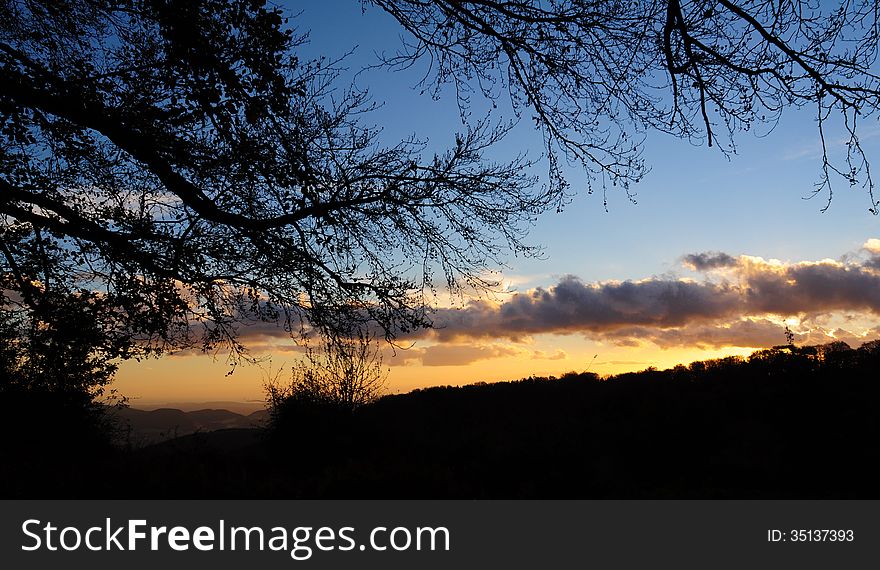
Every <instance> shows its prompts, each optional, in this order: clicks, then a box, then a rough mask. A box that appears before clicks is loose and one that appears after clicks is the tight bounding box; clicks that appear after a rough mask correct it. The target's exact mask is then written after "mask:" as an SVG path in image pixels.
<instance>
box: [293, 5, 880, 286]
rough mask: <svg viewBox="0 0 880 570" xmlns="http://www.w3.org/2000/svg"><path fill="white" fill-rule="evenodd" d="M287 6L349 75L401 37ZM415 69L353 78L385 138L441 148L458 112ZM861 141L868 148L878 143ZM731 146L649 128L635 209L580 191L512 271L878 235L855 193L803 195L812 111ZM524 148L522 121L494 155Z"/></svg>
mask: <svg viewBox="0 0 880 570" xmlns="http://www.w3.org/2000/svg"><path fill="white" fill-rule="evenodd" d="M289 6H291V11H292V12H294V11H297V10H299V11H301V13H300V14H299V16H298V17H296V18H295V19H294V20H293V21H294V22H296V23H297V26H298V27H299V28H300V30H301V31H305V30H309V31H310V39H311V41H310V44H309V45H307V46H305V48H304V49H303V52H302V53H303V54H304V56H305V57H309V56H317V55H327V56H330V57H333V56H339V55H342V54H344V53H347V52H348V51H350V50H354V53H353V54H352V55H351V56H350V57H349V58H348V60H347V63H346V65H347V66H348V67H349V69H350V70H351V73H350V74H349V75H353V73H354V72H355V71H358V70H360V69H361V68H362V67H364V66H367V65H370V64H374V63H376V61H377V57H376V53H382V52H385V53H389V54H390V53H393V52H394V51H395V50H396V49H398V48H399V47H400V45H401V42H402V38H404V37H405V36H403V35H402V34H405V32H403V30H402V28H400V26H399V25H398V24H397V23H396V22H395V21H394V20H393V19H392V18H391V17H390V16H388V15H387V14H385V13H384V12H382V11H381V10H380V9H378V8H375V7H367V9H366V11H365V12H363V13H362V9H361V5H360V3H359V2H357V1H354V0H328V1H323V2H308V3H297V2H293V3H291V4H289ZM423 72H424V67H422V68H418V66H417V68H414V69H410V70H405V71H400V72H391V71H388V70H385V69H375V70H369V71H366V72H363V73H361V74H359V75H358V76H357V80H356V83H357V85H359V86H361V87H366V88H369V90H370V92H371V93H372V94H373V97H374V99H375V100H376V101H377V102H384V106H383V108H381V109H379V110H378V111H377V112H376V113H375V116H374V118H373V120H374V121H375V122H376V123H377V124H381V125H382V126H383V128H384V130H385V134H386V136H387V137H388V140H389V141H394V140H397V139H399V138H402V137H405V136H407V135H410V134H413V133H415V134H416V135H418V136H421V137H427V138H428V139H429V140H430V141H431V142H433V143H436V144H437V145H438V147H442V146H443V145H444V144H447V143H448V141H449V140H451V137H452V132H451V127H453V126H458V125H460V121H459V118H458V111H457V108H456V105H455V103H454V100H453V97H452V94H451V93H448V92H447V93H443V94H442V96H441V99H440V100H439V101H433V100H432V99H431V98H430V97H429V96H428V95H420V94H419V93H418V90H417V88H416V87H415V86H416V84H417V83H418V80H419V79H420V78H421V77H422V74H423ZM502 111H503V109H502ZM476 114H479V111H475V115H476ZM869 127H870V125H869ZM764 130H765V131H766V129H764ZM867 132H868V131H866V133H867ZM829 138H831V139H833V138H834V137H833V136H832V137H829ZM865 138H866V140H865V143H866V146H867V147H868V149H869V151H870V150H871V149H872V148H876V145H875V144H873V143H874V141H873V139H871V138H870V136H869V135H868V136H866V137H865ZM736 142H737V146H738V154H737V155H736V156H733V157H732V158H731V159H730V160H728V159H727V158H726V157H725V156H724V155H722V153H720V152H718V151H717V150H716V149H710V148H706V147H705V146H693V145H691V144H690V143H688V142H687V141H681V140H678V139H675V138H673V137H671V136H667V135H663V134H659V133H651V134H649V137H648V139H647V141H646V144H645V159H646V162H647V163H648V164H649V165H650V167H651V173H650V174H649V175H648V176H647V177H646V178H645V180H644V181H643V182H642V183H640V184H638V185H636V186H635V187H634V188H633V189H634V191H635V192H636V193H637V204H632V203H630V202H629V201H628V200H627V198H626V196H625V194H624V193H623V192H621V191H619V190H615V189H609V192H608V198H609V211H608V212H606V211H605V210H604V208H603V206H602V197H601V195H599V193H596V194H593V195H592V196H590V195H587V194H586V193H585V192H579V193H578V195H577V196H576V197H575V198H574V200H573V201H572V203H571V204H570V205H569V206H568V207H567V208H566V210H565V211H564V212H563V213H561V214H557V213H556V212H548V213H547V214H545V215H544V216H543V217H542V218H541V219H540V221H539V223H538V224H537V225H536V226H535V228H534V229H533V231H532V232H531V239H532V241H533V242H535V243H540V244H542V245H543V246H545V248H546V249H545V254H546V255H545V259H544V260H520V259H517V260H511V265H512V273H513V274H517V275H530V276H532V275H534V276H545V277H544V278H543V279H544V281H546V282H547V283H549V282H551V281H552V280H553V279H552V276H556V275H562V274H568V273H571V274H575V275H578V276H580V277H581V278H583V279H585V280H589V281H593V280H607V279H627V278H629V279H637V278H641V277H645V276H650V275H655V274H659V273H664V272H667V271H671V270H675V271H677V270H679V266H678V263H677V261H678V258H679V257H680V256H681V255H684V254H687V253H691V252H694V251H705V250H720V251H726V252H729V253H734V254H751V255H760V256H763V257H767V258H779V259H786V260H803V259H821V258H825V257H832V258H836V257H838V256H840V255H842V254H843V253H846V252H848V251H851V250H853V249H857V248H858V247H859V246H860V245H861V244H862V243H863V242H864V241H865V240H866V239H867V238H870V237H874V236H875V235H876V234H878V233H880V232H878V229H880V228H878V224H880V218H878V217H875V216H873V215H871V214H870V213H869V212H868V211H867V208H868V206H869V205H870V203H869V200H868V198H867V196H866V194H865V192H864V191H863V190H861V189H860V188H849V187H848V186H847V184H846V183H845V182H843V181H841V180H838V181H837V184H836V188H835V190H836V192H835V198H834V201H833V203H832V206H831V208H830V209H829V211H827V212H824V213H822V212H820V210H821V208H822V207H823V206H824V204H825V198H824V196H817V197H816V198H814V199H812V200H804V199H803V198H804V197H805V196H808V195H809V194H810V191H811V189H812V188H813V184H814V182H815V181H816V180H817V178H818V176H819V167H818V163H817V162H816V159H817V155H816V152H817V150H818V147H817V145H818V138H817V130H816V125H815V121H814V116H813V112H812V110H810V109H803V110H796V109H791V110H789V111H788V112H786V114H785V115H784V116H783V119H782V121H781V122H780V124H779V125H778V127H777V128H776V129H775V130H774V132H773V133H771V134H770V135H769V136H766V137H763V138H761V137H758V136H755V135H754V134H753V133H741V134H740V136H739V137H738V138H737V140H736ZM521 150H526V151H528V152H529V153H530V155H531V156H537V155H539V154H540V151H541V139H540V136H539V135H538V134H537V133H536V132H535V131H534V130H533V129H532V128H531V126H530V125H529V124H528V121H524V122H523V124H521V125H519V127H518V128H517V129H516V130H515V131H514V132H513V133H512V135H511V136H510V137H509V138H508V140H506V141H505V142H504V143H503V144H502V145H499V147H498V149H497V153H498V157H499V158H504V157H505V156H511V155H512V154H514V153H516V152H518V151H521ZM837 152H840V148H838V149H837ZM569 179H570V181H571V182H572V186H573V187H574V188H578V187H580V188H583V186H584V175H583V173H582V172H581V171H580V170H579V169H578V168H576V167H575V168H571V169H569ZM540 280H541V278H540V277H539V278H538V279H537V281H540ZM529 284H537V283H536V282H530V283H529Z"/></svg>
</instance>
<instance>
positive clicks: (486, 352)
mask: <svg viewBox="0 0 880 570" xmlns="http://www.w3.org/2000/svg"><path fill="white" fill-rule="evenodd" d="M510 357H512V358H528V359H531V360H564V359H566V358H568V354H567V353H566V352H565V351H564V350H556V351H554V352H545V351H543V350H527V349H525V348H523V347H521V346H516V345H510V344H488V345H474V344H433V345H430V346H426V347H414V348H409V349H407V350H401V351H398V352H397V353H396V355H395V356H394V358H392V359H388V360H386V361H387V362H388V363H389V364H391V365H396V366H401V365H404V366H405V365H410V364H416V363H418V364H421V365H422V366H465V365H467V364H473V363H474V362H478V361H481V360H491V359H495V358H510Z"/></svg>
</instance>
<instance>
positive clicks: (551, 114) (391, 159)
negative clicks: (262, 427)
mask: <svg viewBox="0 0 880 570" xmlns="http://www.w3.org/2000/svg"><path fill="white" fill-rule="evenodd" d="M368 4H371V5H375V6H378V7H379V8H381V9H384V10H385V11H387V12H388V13H390V14H391V15H392V16H394V17H395V18H396V19H397V20H398V21H399V22H400V24H401V25H402V26H403V28H404V29H405V30H406V31H408V32H409V34H410V36H411V38H412V41H411V42H410V43H409V44H408V47H409V49H404V50H403V51H402V52H401V53H400V54H399V55H397V56H395V57H390V58H388V59H387V61H386V63H387V64H389V65H391V66H398V67H399V66H405V65H409V64H411V63H414V62H415V61H418V60H419V59H421V58H424V57H429V58H431V61H432V62H433V66H432V70H433V75H430V76H429V78H428V80H430V81H433V84H434V86H435V87H436V89H437V90H438V91H437V93H438V94H440V91H441V88H442V87H443V86H444V85H446V84H448V83H452V84H454V86H455V90H456V92H457V93H458V95H459V96H458V102H459V105H460V107H461V109H462V117H463V119H464V122H463V124H462V128H461V132H460V133H459V134H455V135H454V136H452V133H450V135H451V136H450V138H451V139H453V141H452V143H451V146H450V147H449V149H448V150H446V151H445V152H440V153H437V154H434V155H430V153H428V152H427V150H426V148H427V146H426V144H425V142H424V141H420V140H418V139H408V140H404V141H384V140H382V138H381V136H380V132H379V130H378V129H376V128H373V127H371V126H369V124H367V123H366V122H365V119H364V118H363V117H364V116H365V114H366V113H367V112H368V111H369V110H370V109H371V107H372V104H371V102H370V99H369V96H368V95H367V94H366V93H364V92H362V91H359V90H357V89H354V88H348V89H346V90H343V91H338V92H337V93H336V94H335V95H334V96H332V97H331V92H332V91H333V90H334V89H336V87H337V86H336V82H337V81H338V74H339V66H338V65H337V64H336V63H335V62H333V61H328V60H326V59H319V60H316V61H305V62H304V61H299V59H298V58H297V50H298V48H299V47H300V46H301V45H302V42H303V41H304V40H303V37H302V36H299V35H297V34H296V33H295V32H294V31H293V30H292V29H290V28H289V26H288V24H287V21H286V20H285V19H284V16H283V13H282V12H281V11H280V10H279V9H276V8H271V7H267V6H266V5H265V4H264V3H263V2H262V1H260V0H233V1H229V2H227V1H226V0H194V1H191V2H171V1H170V0H118V1H117V0H114V1H111V0H83V1H79V2H72V1H60V2H59V1H56V0H7V1H5V2H3V3H2V4H0V215H2V224H0V244H2V250H0V254H2V256H0V260H2V262H0V263H2V266H0V278H2V284H0V286H2V291H3V299H2V301H3V310H4V311H11V312H14V313H16V314H17V315H18V317H16V318H20V319H22V320H23V321H22V322H27V323H29V324H28V326H29V327H30V328H32V329H33V330H59V329H58V327H57V326H54V325H53V324H52V323H53V322H55V321H54V319H56V318H57V317H58V316H59V314H58V306H59V305H58V300H59V299H67V300H70V301H71V304H70V307H75V308H76V310H77V311H78V315H79V317H77V318H82V319H89V320H90V321H91V322H92V323H93V324H91V325H89V326H90V327H91V329H93V330H95V331H100V336H97V337H95V341H94V343H95V344H94V346H95V347H96V350H98V351H100V352H101V353H102V354H107V355H112V356H113V357H114V358H119V357H123V358H124V357H130V356H138V355H140V354H143V353H147V352H151V351H161V350H164V349H167V348H169V347H182V346H193V345H195V346H200V347H201V348H205V349H208V348H211V347H214V346H216V345H218V344H225V345H227V346H228V347H230V348H232V349H233V351H236V350H238V349H240V348H241V347H240V345H239V344H238V341H237V340H236V333H237V328H238V326H239V325H240V323H242V322H245V321H249V320H253V319H258V320H264V321H277V322H281V323H283V325H284V326H285V327H286V328H287V329H288V330H289V331H290V332H291V333H292V334H309V333H310V332H312V331H317V332H319V333H321V334H323V335H326V336H328V337H330V338H342V339H344V338H356V336H357V334H358V331H365V330H369V329H370V328H371V327H373V328H375V327H376V326H377V325H378V327H379V328H380V329H381V330H382V331H383V332H384V334H385V336H386V337H387V338H389V339H391V338H393V337H394V336H395V335H396V334H398V333H400V332H402V331H407V330H410V329H412V328H415V327H423V326H428V325H430V314H429V308H430V302H431V292H432V289H433V288H434V287H435V286H436V285H437V283H436V282H437V280H438V277H439V278H440V279H441V280H442V281H445V283H446V285H448V286H449V287H450V288H451V289H452V290H453V291H460V290H462V289H463V288H465V287H470V286H475V287H485V286H488V285H489V282H488V281H487V280H486V279H485V277H484V275H485V270H486V269H487V268H494V267H497V265H498V264H499V263H500V261H501V257H502V255H504V254H505V253H506V252H507V251H509V250H511V249H512V250H514V251H516V252H518V253H523V254H529V253H533V252H534V251H535V250H534V248H532V247H530V246H529V245H527V244H526V243H525V242H524V237H525V231H526V230H527V228H528V225H529V223H530V222H531V221H532V220H533V219H534V217H535V216H537V215H538V214H539V213H541V212H543V211H545V210H546V209H548V208H550V207H553V206H554V205H556V206H559V205H561V203H562V202H564V201H565V198H566V195H567V192H568V190H567V184H566V182H565V180H564V177H563V173H562V170H561V164H562V162H563V161H565V160H568V161H576V162H579V163H581V164H582V165H583V166H584V167H585V168H587V169H588V170H589V171H590V172H592V173H593V174H594V176H595V177H596V179H597V180H600V181H601V183H602V187H603V188H605V183H606V182H610V183H611V184H618V185H622V186H623V187H625V188H628V184H629V183H630V182H635V181H638V180H639V179H641V177H642V176H643V175H644V173H645V171H646V168H645V165H644V164H643V162H642V160H641V158H640V152H641V151H640V149H641V141H642V138H643V135H644V133H645V132H646V131H647V130H650V129H655V130H660V131H663V132H667V133H670V134H672V135H674V136H679V137H684V138H687V139H691V140H697V139H700V138H705V140H706V141H707V143H708V144H709V145H717V146H721V148H722V149H724V150H725V151H729V150H732V149H733V147H732V146H731V144H732V139H729V138H728V140H727V141H726V143H725V144H723V145H722V144H721V143H720V141H721V140H722V137H721V133H720V132H719V131H725V132H726V134H727V135H729V136H732V135H734V134H735V133H736V132H738V131H741V130H748V129H750V128H753V127H754V126H755V125H757V124H759V123H767V122H769V123H772V122H773V121H774V120H775V119H776V118H777V117H778V115H779V113H781V111H782V109H783V108H784V107H788V106H803V105H814V106H815V107H816V109H817V113H818V118H819V128H820V136H823V133H824V131H823V128H824V127H823V125H824V124H825V121H826V120H827V119H828V117H829V114H830V113H831V112H832V111H837V112H839V113H840V115H841V117H843V121H844V125H845V128H846V130H847V132H848V133H849V134H850V144H849V150H850V156H849V157H848V160H847V165H846V166H840V165H837V166H835V165H833V164H832V163H831V161H829V160H828V158H827V157H828V154H827V153H826V155H825V156H826V159H825V160H824V164H823V167H822V168H823V170H822V172H823V176H824V178H823V180H822V181H821V182H820V186H819V188H817V191H821V190H822V189H828V191H829V197H830V186H829V184H830V180H831V178H830V177H831V174H832V173H833V172H838V173H840V174H842V175H843V176H844V177H845V178H847V179H848V180H850V181H851V183H855V182H856V181H858V180H859V179H860V178H859V176H860V174H863V175H865V176H867V175H868V171H867V170H866V163H865V162H864V154H863V152H862V149H861V146H860V144H859V139H858V137H857V130H856V127H857V120H858V121H859V122H861V121H864V119H865V118H866V117H871V116H872V115H873V113H874V112H875V111H876V107H877V97H878V93H880V91H878V86H877V79H878V77H877V76H876V75H875V74H874V73H873V72H872V68H871V66H872V63H873V58H874V57H875V55H876V49H877V29H878V28H877V26H878V18H877V10H876V6H875V5H874V4H873V3H870V2H864V3H857V2H846V3H844V4H842V5H841V6H840V7H839V9H836V10H833V11H830V12H829V11H827V10H825V9H824V8H823V6H822V5H820V4H818V3H813V2H811V1H808V0H804V1H794V2H783V3H776V2H770V1H769V0H768V1H758V0H748V1H744V2H742V3H741V4H734V3H732V2H731V1H730V0H717V1H716V2H708V1H695V2H690V3H682V2H680V1H679V0H663V1H660V0H656V1H642V0H638V1H635V2H606V1H604V0H603V1H595V2H586V1H571V2H561V1H555V0H551V1H549V2H500V1H493V0H475V1H472V2H458V1H448V0H432V1H430V2H425V1H418V2H417V1H414V0H374V1H372V2H369V3H368ZM502 93H503V94H506V95H509V96H510V98H511V100H512V102H513V106H514V110H515V112H516V113H517V114H518V116H519V115H526V114H528V115H530V116H532V118H533V119H534V121H535V125H536V127H537V128H538V129H540V130H541V132H542V133H543V135H544V140H545V143H546V156H547V161H548V162H547V164H548V165H549V169H550V179H549V181H550V182H549V184H547V185H544V186H542V185H539V184H537V180H536V179H535V178H534V177H533V176H531V175H530V174H529V172H530V167H531V166H532V165H533V164H534V163H533V162H531V161H530V160H528V159H526V158H525V157H524V156H517V157H513V158H512V159H511V160H510V161H509V162H507V163H495V162H492V161H489V160H487V159H485V158H484V153H485V151H486V149H487V148H489V147H491V146H492V145H494V144H495V143H496V142H498V141H499V140H500V139H501V138H502V137H504V135H505V134H506V133H507V132H508V130H509V129H510V127H511V124H510V123H506V122H503V121H502V122H491V121H489V120H488V119H486V120H479V121H473V120H472V119H471V118H470V116H469V113H468V109H469V103H470V101H471V99H470V98H471V97H472V96H474V95H477V96H485V97H487V98H489V99H490V100H492V99H497V98H498V97H500V96H501V94H502ZM822 141H823V143H824V138H823V139H822ZM860 168H863V169H862V170H860ZM865 181H866V184H867V188H868V191H869V193H870V192H871V191H872V188H873V186H872V183H871V181H870V177H867V178H866V179H865ZM871 202H872V208H875V207H876V202H875V201H874V198H873V194H871ZM59 322H60V321H59ZM65 326H66V325H65Z"/></svg>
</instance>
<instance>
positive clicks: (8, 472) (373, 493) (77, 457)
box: [0, 341, 880, 499]
mask: <svg viewBox="0 0 880 570" xmlns="http://www.w3.org/2000/svg"><path fill="white" fill-rule="evenodd" d="M878 369H880V341H873V342H870V343H866V344H864V345H863V346H861V347H859V348H858V349H851V348H850V347H849V346H848V345H846V344H845V343H842V342H835V343H831V344H827V345H822V346H815V347H795V346H793V345H788V346H780V347H776V348H773V349H766V350H760V351H757V352H755V353H753V354H752V355H751V356H749V357H748V358H742V357H727V358H722V359H716V360H706V361H699V362H694V363H692V364H690V365H689V366H684V365H679V366H676V367H675V368H672V369H669V370H656V369H653V368H649V369H646V370H643V371H640V372H632V373H626V374H619V375H615V376H610V377H607V378H601V377H599V376H598V375H596V374H594V373H589V372H583V373H575V372H572V373H568V374H564V375H562V376H561V377H559V378H555V377H529V378H525V379H522V380H518V381H513V382H500V383H492V384H486V383H477V384H472V385H467V386H463V387H449V386H447V387H434V388H426V389H421V390H415V391H413V392H411V393H408V394H403V395H390V396H385V397H383V398H380V399H378V400H377V401H375V402H373V403H370V404H366V405H363V406H360V407H357V408H355V409H351V408H350V407H347V406H344V405H333V404H332V403H330V402H328V401H326V400H316V399H308V398H303V397H298V398H288V399H286V400H283V401H281V402H277V403H276V406H275V407H274V409H273V410H272V420H271V422H270V423H269V424H268V425H267V426H266V427H265V428H263V429H237V430H235V429H233V430H218V431H214V432H206V433H197V434H193V435H188V436H185V437H180V438H176V439H171V440H168V441H165V442H162V443H159V444H155V445H149V446H145V447H141V448H137V447H133V446H128V447H126V446H125V445H120V441H122V442H123V443H124V438H122V440H120V439H119V433H116V434H115V435H116V443H115V444H114V445H111V443H110V436H111V435H113V432H112V430H110V431H107V430H106V429H105V430H104V431H96V427H95V426H96V424H95V423H94V422H95V418H96V417H97V416H95V415H94V414H95V413H96V412H95V411H94V410H91V411H88V412H86V411H85V410H89V408H83V407H82V406H81V405H80V406H79V407H78V406H77V404H73V403H70V402H65V401H61V400H60V399H56V401H50V400H46V399H42V398H40V399H38V401H37V399H35V398H32V397H30V395H27V394H24V393H22V394H19V396H21V397H8V396H9V395H7V394H4V397H3V398H2V399H0V401H2V402H3V403H4V406H3V410H2V412H3V415H2V420H0V421H2V429H3V430H4V436H5V437H4V438H3V439H2V441H3V445H4V447H5V449H4V450H3V456H4V461H3V465H4V467H3V473H2V477H3V479H4V481H3V486H2V489H3V491H2V492H3V494H4V495H5V496H6V497H15V496H24V497H37V496H39V497H66V498H70V497H108V496H109V497H165V498H174V497H180V498H183V497H187V498H193V497H205V498H208V497H211V498H220V497H224V498H230V497H263V498H280V497H285V498H612V497H614V498H860V499H865V498H872V497H875V496H877V495H878V492H877V483H876V473H877V467H878V466H880V448H878V447H877V441H878V435H880V429H878V427H880V426H878V416H877V413H876V407H877V402H878V396H880V383H878V377H877V370H878ZM29 404H33V405H29ZM77 409H79V410H80V413H79V415H78V416H77V414H75V413H74V412H73V410H77ZM74 417H76V418H77V421H71V418H74ZM84 418H85V419H84ZM105 428H106V425H105ZM84 433H88V434H92V437H81V436H82V435H83V434H84ZM96 434H103V437H97V435H96ZM73 442H76V443H75V444H74V443H73Z"/></svg>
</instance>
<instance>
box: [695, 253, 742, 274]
mask: <svg viewBox="0 0 880 570" xmlns="http://www.w3.org/2000/svg"><path fill="white" fill-rule="evenodd" d="M682 262H683V263H684V264H685V265H687V266H689V267H691V268H692V269H694V270H695V271H710V270H712V269H720V268H724V267H735V266H736V265H737V263H738V261H737V259H736V258H735V257H733V256H731V255H728V254H726V253H721V252H717V251H715V252H706V253H691V254H689V255H685V256H684V257H683V258H682Z"/></svg>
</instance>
